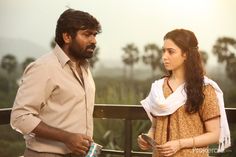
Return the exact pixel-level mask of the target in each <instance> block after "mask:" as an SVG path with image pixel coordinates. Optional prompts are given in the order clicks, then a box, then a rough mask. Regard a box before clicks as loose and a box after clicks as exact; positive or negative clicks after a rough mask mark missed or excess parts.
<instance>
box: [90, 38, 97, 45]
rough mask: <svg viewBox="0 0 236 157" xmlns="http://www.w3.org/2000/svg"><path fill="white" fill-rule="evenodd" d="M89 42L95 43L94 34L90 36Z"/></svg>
mask: <svg viewBox="0 0 236 157" xmlns="http://www.w3.org/2000/svg"><path fill="white" fill-rule="evenodd" d="M90 42H91V43H92V44H96V43H97V40H96V37H95V36H92V37H91V38H90Z"/></svg>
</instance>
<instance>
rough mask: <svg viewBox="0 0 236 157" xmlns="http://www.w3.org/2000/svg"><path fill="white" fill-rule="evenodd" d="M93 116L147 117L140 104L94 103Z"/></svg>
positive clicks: (6, 111) (234, 119)
mask: <svg viewBox="0 0 236 157" xmlns="http://www.w3.org/2000/svg"><path fill="white" fill-rule="evenodd" d="M10 113H11V108H3V109H0V125H1V124H9V123H10ZM226 114H227V117H228V121H229V123H236V108H226ZM93 116H94V118H109V119H129V120H145V119H148V117H147V115H146V114H145V111H144V109H143V108H142V106H140V105H119V104H96V105H95V108H94V113H93Z"/></svg>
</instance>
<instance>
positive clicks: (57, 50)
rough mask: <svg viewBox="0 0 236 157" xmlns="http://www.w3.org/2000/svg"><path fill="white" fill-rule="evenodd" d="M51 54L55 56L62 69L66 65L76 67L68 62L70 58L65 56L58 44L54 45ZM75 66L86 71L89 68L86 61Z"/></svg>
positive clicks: (73, 63)
mask: <svg viewBox="0 0 236 157" xmlns="http://www.w3.org/2000/svg"><path fill="white" fill-rule="evenodd" d="M53 52H54V53H55V55H56V56H57V59H58V61H59V63H60V64H61V66H62V67H64V66H65V65H66V64H67V63H68V64H69V65H70V66H76V63H75V62H73V61H71V60H70V58H69V57H68V56H67V55H66V54H65V52H64V51H63V50H62V49H61V47H60V46H59V45H58V44H56V46H55V48H54V50H53ZM77 64H79V65H80V66H83V67H84V68H85V69H86V70H87V69H88V68H89V62H88V60H87V59H85V60H83V61H81V62H80V63H77Z"/></svg>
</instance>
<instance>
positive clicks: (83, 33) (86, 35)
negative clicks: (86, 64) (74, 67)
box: [69, 29, 97, 60]
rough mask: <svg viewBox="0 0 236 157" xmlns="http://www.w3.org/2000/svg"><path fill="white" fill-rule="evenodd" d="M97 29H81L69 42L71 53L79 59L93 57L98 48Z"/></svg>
mask: <svg viewBox="0 0 236 157" xmlns="http://www.w3.org/2000/svg"><path fill="white" fill-rule="evenodd" d="M96 35H97V31H96V30H90V29H87V30H79V31H78V32H77V34H76V36H75V38H73V39H72V41H71V43H70V44H69V54H70V55H71V56H72V57H74V58H75V59H77V60H81V59H89V58H91V57H93V51H94V49H95V48H96V43H97V42H96Z"/></svg>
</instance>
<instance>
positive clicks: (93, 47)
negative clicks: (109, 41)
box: [86, 44, 96, 50]
mask: <svg viewBox="0 0 236 157" xmlns="http://www.w3.org/2000/svg"><path fill="white" fill-rule="evenodd" d="M95 48H96V45H95V44H91V45H88V46H87V47H86V49H93V50H94V49H95Z"/></svg>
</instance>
